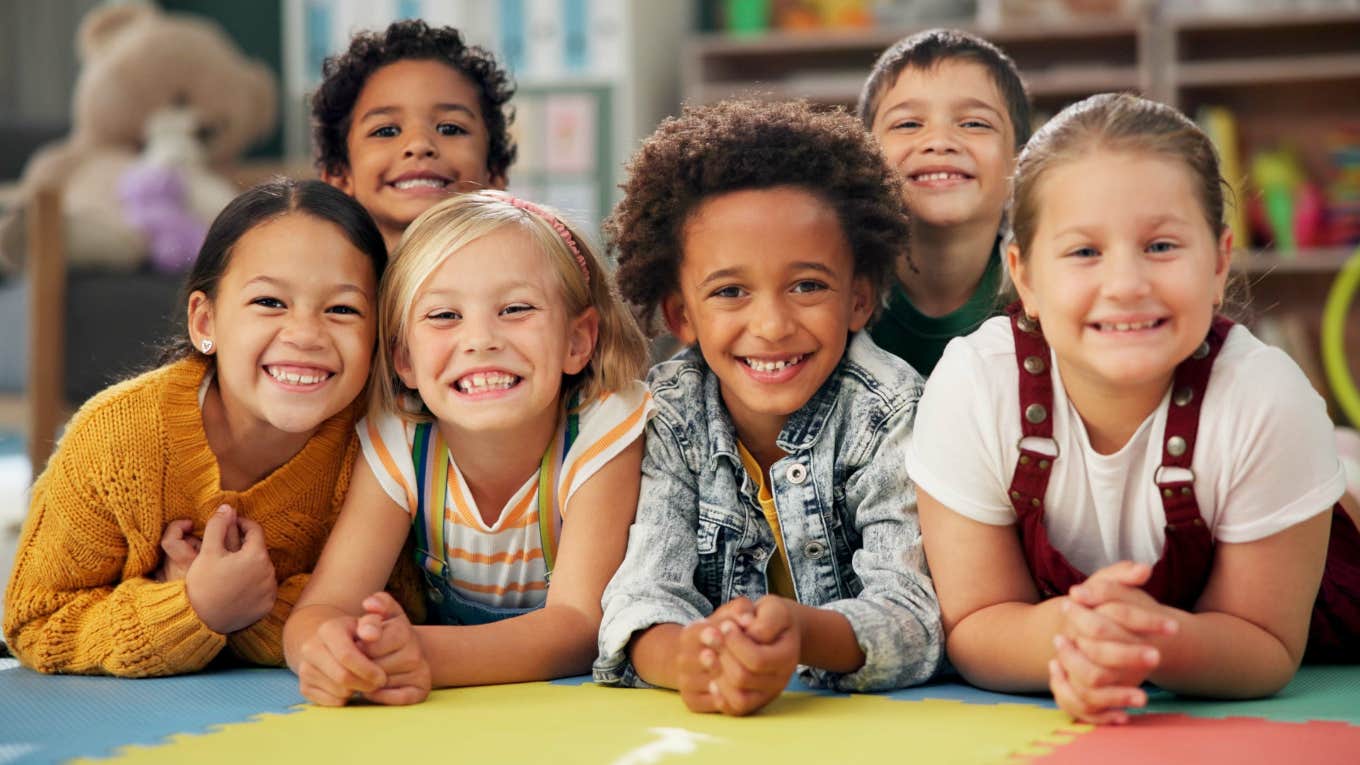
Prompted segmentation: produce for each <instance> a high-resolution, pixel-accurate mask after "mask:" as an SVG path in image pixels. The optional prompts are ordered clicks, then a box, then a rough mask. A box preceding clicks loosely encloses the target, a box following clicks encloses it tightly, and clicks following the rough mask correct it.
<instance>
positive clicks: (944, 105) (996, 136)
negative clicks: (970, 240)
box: [872, 59, 1015, 227]
mask: <svg viewBox="0 0 1360 765" xmlns="http://www.w3.org/2000/svg"><path fill="white" fill-rule="evenodd" d="M872 132H873V134H874V137H875V138H877V139H878V142H879V144H880V145H881V146H882V147H883V156H884V158H885V159H886V160H887V162H888V165H889V166H890V167H892V168H893V169H894V170H896V171H897V173H898V175H899V176H901V178H902V198H903V201H904V202H906V204H907V208H908V209H910V210H911V214H912V218H913V220H914V221H917V222H920V223H924V224H926V225H929V226H941V227H942V226H958V225H965V224H968V223H980V224H981V223H985V224H988V225H997V224H998V223H1000V221H1001V212H1002V210H1003V209H1004V207H1005V204H1006V194H1007V192H1008V187H1007V181H1008V179H1009V177H1010V174H1011V171H1012V170H1014V168H1015V127H1014V126H1013V125H1012V124H1011V119H1010V113H1009V112H1008V111H1007V109H1006V100H1005V98H1003V97H1002V95H1001V90H1000V88H998V87H997V85H996V81H995V80H993V79H992V75H991V73H990V72H989V71H988V70H987V68H986V67H984V66H983V65H982V64H979V63H976V62H972V61H968V60H966V59H945V60H942V61H939V62H938V63H936V64H935V65H933V66H931V67H929V68H924V69H923V68H920V67H907V68H906V69H903V70H902V73H901V74H899V75H898V76H897V81H896V82H894V83H893V86H892V87H891V88H889V89H888V90H887V92H885V93H884V94H883V97H882V99H881V100H880V105H879V107H878V112H877V113H876V114H875V115H874V122H873V126H872Z"/></svg>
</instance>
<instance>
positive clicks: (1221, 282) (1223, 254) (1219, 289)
mask: <svg viewBox="0 0 1360 765" xmlns="http://www.w3.org/2000/svg"><path fill="white" fill-rule="evenodd" d="M1232 252H1233V235H1232V229H1230V228H1228V227H1227V226H1224V227H1223V233H1222V234H1220V235H1219V237H1218V251H1217V252H1215V253H1214V290H1215V292H1214V295H1215V297H1214V310H1218V309H1219V308H1221V307H1222V306H1223V299H1224V295H1225V293H1226V292H1227V291H1228V269H1229V268H1230V267H1231V266H1232Z"/></svg>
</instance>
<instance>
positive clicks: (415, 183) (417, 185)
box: [392, 178, 450, 191]
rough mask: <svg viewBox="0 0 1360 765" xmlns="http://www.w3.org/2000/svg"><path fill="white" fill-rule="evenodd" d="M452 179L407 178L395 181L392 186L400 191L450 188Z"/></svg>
mask: <svg viewBox="0 0 1360 765" xmlns="http://www.w3.org/2000/svg"><path fill="white" fill-rule="evenodd" d="M449 183H450V181H448V180H446V179H444V178H405V179H403V180H400V181H393V182H392V187H393V188H395V189H398V190H400V191H409V190H411V189H444V188H448V186H449Z"/></svg>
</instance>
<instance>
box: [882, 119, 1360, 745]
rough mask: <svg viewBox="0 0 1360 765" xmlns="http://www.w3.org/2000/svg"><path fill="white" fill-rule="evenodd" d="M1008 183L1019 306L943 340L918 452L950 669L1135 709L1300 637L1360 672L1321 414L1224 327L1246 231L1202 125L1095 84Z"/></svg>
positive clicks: (1278, 682) (1349, 556)
mask: <svg viewBox="0 0 1360 765" xmlns="http://www.w3.org/2000/svg"><path fill="white" fill-rule="evenodd" d="M1014 183H1015V185H1014V192H1013V194H1014V196H1013V207H1012V215H1013V221H1014V227H1015V240H1014V243H1013V244H1012V245H1011V246H1010V248H1009V249H1008V251H1007V256H1006V257H1007V267H1008V268H1009V270H1010V273H1011V275H1012V277H1013V278H1014V281H1015V285H1016V288H1017V289H1018V291H1019V293H1020V298H1021V303H1020V304H1017V305H1016V306H1013V307H1012V309H1011V312H1010V314H1011V315H1010V316H1009V317H998V318H996V319H991V320H989V321H988V322H987V323H986V324H984V325H983V326H982V328H981V329H979V330H978V331H977V332H976V333H974V334H973V335H970V336H968V337H967V338H962V339H958V340H955V341H953V343H951V345H950V346H949V348H948V350H947V351H946V352H945V355H944V358H943V359H942V361H941V363H940V366H939V367H937V368H936V371H935V374H934V375H933V376H932V377H931V379H930V383H929V384H928V385H927V387H926V392H925V395H924V397H923V398H922V399H921V406H920V410H919V414H918V417H917V421H916V439H915V441H914V442H913V444H912V447H911V449H910V450H909V451H908V457H907V464H908V470H909V472H910V474H911V477H912V479H914V480H915V481H916V483H917V486H918V493H919V501H920V513H921V528H922V534H923V539H924V542H925V549H926V556H927V559H928V561H929V564H930V569H931V573H932V575H933V576H934V579H935V586H936V588H937V590H938V593H939V597H940V606H941V611H942V614H943V618H944V626H945V630H946V634H947V648H948V653H949V658H950V659H951V661H952V662H953V664H954V666H955V667H957V668H958V669H959V671H960V672H962V673H963V675H964V676H965V677H966V678H967V679H968V680H970V681H972V682H973V683H976V684H978V685H982V686H985V687H988V688H993V689H998V690H1007V691H1032V690H1039V689H1043V688H1048V689H1050V690H1051V691H1052V692H1053V695H1054V697H1055V699H1056V700H1057V702H1058V704H1059V705H1060V706H1061V707H1062V708H1063V709H1065V710H1067V711H1068V712H1069V713H1071V714H1072V715H1073V716H1074V717H1076V718H1079V719H1082V720H1087V721H1092V722H1121V721H1123V720H1125V719H1127V711H1126V710H1127V708H1129V707H1138V706H1142V705H1143V704H1145V703H1146V700H1147V697H1146V694H1145V692H1144V691H1143V690H1142V688H1141V687H1140V686H1142V684H1143V682H1144V681H1150V682H1153V683H1155V684H1157V685H1160V686H1162V687H1164V688H1167V689H1169V690H1173V691H1177V692H1182V693H1188V694H1194V695H1203V696H1220V697H1226V698H1245V697H1253V696H1263V695H1267V694H1270V693H1274V692H1275V691H1277V690H1279V689H1280V688H1281V687H1283V686H1284V685H1285V683H1287V682H1289V680H1290V678H1291V677H1292V676H1293V674H1294V671H1295V670H1296V669H1297V667H1298V665H1299V662H1300V660H1301V659H1302V658H1303V656H1304V652H1305V647H1306V648H1307V650H1308V651H1309V654H1310V658H1318V659H1329V660H1346V659H1350V660H1354V659H1355V658H1356V652H1357V650H1358V649H1360V640H1358V639H1357V627H1360V601H1357V593H1360V544H1358V543H1357V541H1358V540H1357V535H1356V532H1355V527H1354V525H1353V524H1352V523H1351V521H1350V519H1349V518H1348V517H1347V516H1346V515H1345V513H1344V512H1342V511H1341V510H1340V509H1339V507H1334V503H1335V502H1336V501H1337V499H1338V498H1339V497H1340V496H1341V493H1342V491H1343V489H1344V488H1345V481H1344V475H1343V473H1342V470H1341V466H1340V464H1339V462H1338V460H1337V457H1336V453H1335V451H1334V443H1333V438H1332V426H1331V423H1330V422H1329V421H1328V419H1327V413H1326V409H1325V407H1324V405H1323V402H1322V399H1321V398H1320V397H1319V396H1318V395H1317V393H1315V392H1314V391H1313V389H1312V387H1311V386H1310V385H1309V384H1308V381H1307V379H1306V378H1305V377H1304V376H1303V374H1302V373H1301V372H1300V371H1299V368H1298V367H1297V366H1296V365H1295V364H1294V362H1293V361H1291V360H1290V359H1289V357H1288V356H1286V355H1284V353H1282V352H1281V351H1279V350H1278V349H1275V348H1271V347H1269V346H1266V345H1263V344H1262V343H1261V342H1260V341H1258V340H1257V339H1256V338H1255V337H1253V336H1252V334H1251V333H1250V332H1249V331H1248V330H1247V329H1246V328H1245V327H1243V326H1241V325H1235V324H1233V323H1232V322H1231V321H1229V320H1227V319H1226V318H1223V317H1222V316H1219V315H1217V312H1216V309H1217V308H1218V307H1219V306H1220V305H1221V303H1222V300H1223V294H1224V289H1225V284H1226V282H1227V278H1228V266H1229V261H1230V257H1231V253H1232V240H1231V234H1230V233H1229V232H1228V230H1227V229H1226V227H1225V226H1224V225H1223V195H1222V191H1221V188H1222V185H1221V184H1222V181H1221V179H1220V176H1219V170H1218V162H1217V159H1216V157H1215V155H1214V150H1213V147H1212V145H1211V144H1210V143H1209V141H1208V139H1207V138H1206V137H1205V135H1204V133H1203V132H1201V131H1200V130H1199V128H1197V127H1196V126H1195V124H1194V123H1193V122H1191V121H1190V120H1188V119H1186V118H1185V117H1184V116H1182V115H1181V114H1180V113H1179V112H1177V111H1175V110H1174V109H1172V108H1170V107H1168V106H1165V105H1162V104H1158V103H1155V102H1152V101H1146V100H1143V99H1140V98H1136V97H1133V96H1128V95H1113V94H1106V95H1100V96H1094V97H1092V98H1090V99H1087V100H1085V101H1083V102H1081V103H1078V104H1075V105H1073V106H1071V107H1068V108H1067V109H1066V110H1064V111H1063V112H1062V113H1060V114H1059V115H1058V116H1056V117H1055V118H1054V119H1053V120H1052V121H1051V122H1050V123H1049V124H1048V125H1046V126H1045V127H1044V128H1043V129H1042V130H1040V131H1039V132H1038V133H1037V134H1036V135H1035V136H1034V137H1033V138H1032V139H1031V140H1030V142H1029V144H1028V145H1027V146H1026V148H1025V150H1024V152H1023V153H1022V154H1021V156H1020V159H1019V161H1018V164H1017V172H1016V178H1015V182H1014ZM1329 531H1330V533H1331V549H1330V553H1329V549H1328V535H1329ZM1324 567H1325V569H1326V571H1325V575H1324ZM1319 582H1321V586H1319ZM1310 619H1311V634H1310Z"/></svg>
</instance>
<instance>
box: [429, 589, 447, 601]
mask: <svg viewBox="0 0 1360 765" xmlns="http://www.w3.org/2000/svg"><path fill="white" fill-rule="evenodd" d="M430 600H433V601H434V602H435V603H443V602H444V593H442V592H440V591H439V590H437V589H435V590H430Z"/></svg>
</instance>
